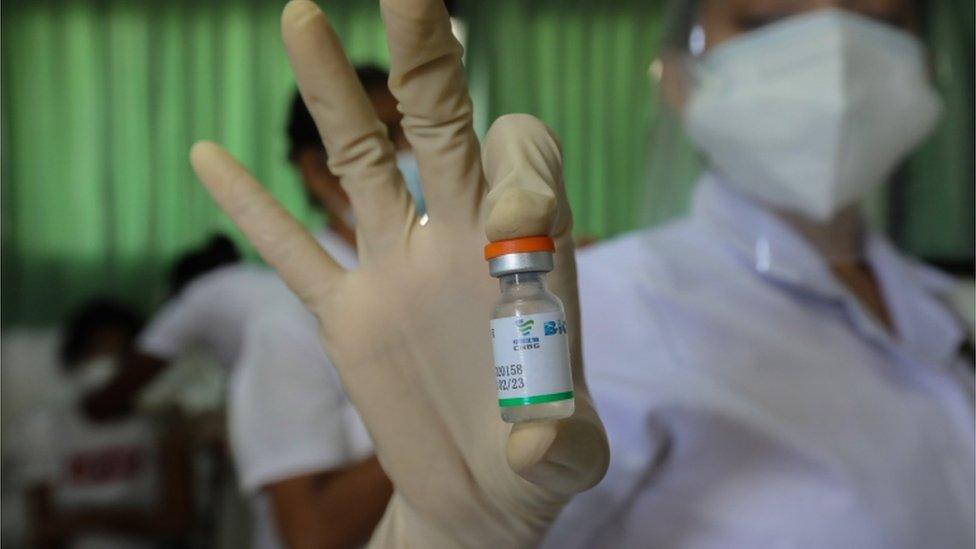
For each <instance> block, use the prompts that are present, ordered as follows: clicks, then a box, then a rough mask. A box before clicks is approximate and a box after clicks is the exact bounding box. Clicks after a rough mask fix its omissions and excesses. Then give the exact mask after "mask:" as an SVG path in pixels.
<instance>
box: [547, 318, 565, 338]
mask: <svg viewBox="0 0 976 549" xmlns="http://www.w3.org/2000/svg"><path fill="white" fill-rule="evenodd" d="M542 329H543V331H544V332H545V334H546V335H547V336H551V335H557V334H565V333H566V321H564V320H550V321H549V322H546V323H545V324H544V325H543V326H542Z"/></svg>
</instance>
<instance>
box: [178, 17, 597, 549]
mask: <svg viewBox="0 0 976 549" xmlns="http://www.w3.org/2000/svg"><path fill="white" fill-rule="evenodd" d="M382 12H383V19H384V22H385V24H386V29H387V35H388V40H389V47H390V55H391V64H392V72H391V77H390V86H391V89H392V91H393V93H394V95H395V96H396V97H397V99H398V100H399V102H400V110H401V111H402V112H403V114H404V119H403V126H404V131H405V132H406V135H407V138H408V139H409V141H410V143H411V144H412V145H413V149H414V154H415V155H416V158H417V161H418V163H419V166H420V172H421V176H422V178H423V183H424V193H425V195H426V200H427V209H428V212H429V214H430V222H429V224H428V225H426V226H420V225H419V224H418V222H417V219H416V216H415V214H414V209H413V206H412V205H411V203H410V198H409V195H408V194H407V191H406V189H405V187H404V184H403V181H402V179H401V177H400V175H399V172H398V171H397V168H396V164H395V159H394V150H393V146H392V144H391V143H390V142H389V141H388V140H387V138H386V133H385V132H386V130H385V127H384V126H383V125H382V124H381V123H380V122H379V121H378V120H377V119H376V117H375V115H374V114H373V111H372V109H371V107H370V104H369V102H368V100H367V98H366V96H365V94H364V92H363V90H362V89H361V87H360V85H359V83H358V81H357V79H356V75H355V73H354V72H353V70H352V68H351V66H350V64H349V62H348V61H347V60H346V57H345V55H344V54H343V52H342V49H341V47H340V45H339V41H338V39H337V38H336V35H335V33H334V32H333V30H332V29H331V28H330V27H329V24H328V23H327V21H326V18H325V16H324V15H323V14H322V12H321V11H319V9H318V8H317V7H316V6H315V4H313V3H312V2H309V1H307V0H295V1H293V2H291V3H289V4H288V5H287V6H286V7H285V10H284V14H283V15H282V34H283V36H284V42H285V46H286V49H287V51H288V56H289V58H290V59H291V63H292V67H293V69H294V71H295V75H296V77H297V80H298V85H299V89H300V90H301V93H302V96H303V97H304V99H305V103H306V104H307V105H308V107H309V110H310V111H311V113H312V116H313V117H314V118H315V121H316V124H317V125H318V127H319V130H320V133H321V134H322V135H323V138H324V142H325V146H326V148H327V149H328V153H329V159H330V167H331V168H332V170H333V171H334V172H335V173H336V174H337V175H339V176H340V177H341V178H342V185H343V187H344V188H345V190H346V191H347V192H348V194H349V196H350V199H351V201H352V207H353V209H354V213H355V215H356V219H357V220H358V234H357V238H358V244H359V260H360V264H359V268H358V269H357V270H356V271H354V272H345V271H343V270H342V269H341V268H340V267H339V266H338V265H337V264H336V263H335V262H334V261H333V260H332V258H330V257H329V256H328V255H327V254H326V253H325V252H324V251H323V250H322V249H321V248H320V247H319V246H318V244H316V242H315V241H314V240H313V239H312V237H311V236H309V234H308V233H306V232H305V230H304V229H303V228H302V227H301V226H300V225H299V224H298V223H297V222H296V221H295V220H294V219H293V218H291V217H290V216H289V215H288V214H287V213H286V212H285V211H284V210H283V209H282V208H281V207H280V206H279V205H278V204H277V203H276V202H275V201H274V200H273V199H272V198H271V197H269V196H268V194H267V193H266V192H265V191H264V190H263V189H262V187H261V186H260V185H259V184H258V183H257V182H256V181H255V180H254V179H253V178H252V177H251V176H250V175H249V174H248V173H247V171H246V170H245V169H244V168H243V167H242V166H240V165H239V164H238V163H237V162H236V161H235V160H234V159H233V158H231V157H230V156H229V155H228V154H227V153H226V152H225V151H223V150H222V149H221V148H219V147H218V146H217V145H214V144H212V143H206V142H201V143H198V144H197V145H195V146H194V148H193V151H192V152H191V160H192V163H193V166H194V169H195V170H196V172H197V175H198V176H199V177H200V179H201V180H202V181H203V183H204V185H205V186H206V187H207V189H208V190H209V191H210V193H211V194H212V195H213V197H214V199H215V200H216V201H217V202H218V204H219V205H220V207H221V208H222V209H223V210H224V211H225V212H226V213H227V214H228V215H229V216H230V217H231V218H232V219H233V220H234V222H235V223H236V224H237V225H238V227H240V229H241V230H242V231H243V232H244V233H245V234H246V235H247V237H248V238H249V239H250V240H251V242H252V243H253V244H254V246H255V247H256V248H257V249H258V251H259V252H260V253H261V255H262V256H263V257H264V258H265V260H266V261H267V262H268V263H270V264H271V265H272V266H274V268H275V269H276V270H277V271H278V273H279V274H280V275H281V277H282V278H283V279H284V280H285V281H286V282H287V283H288V285H289V286H290V287H291V288H292V290H294V292H295V293H296V294H297V295H298V296H299V297H300V298H301V299H302V301H303V302H304V303H305V305H306V306H307V307H308V309H309V310H310V311H311V312H312V313H314V314H315V316H316V317H317V318H318V320H319V322H320V325H321V336H322V340H323V343H324V347H325V349H326V350H327V351H328V354H329V356H330V357H331V359H332V361H333V362H334V364H335V365H336V368H337V369H338V370H339V374H340V375H341V377H342V380H343V383H344V384H345V386H346V389H347V391H348V393H349V396H350V398H351V399H352V401H353V402H354V403H355V405H356V406H357V407H358V408H359V410H360V412H361V413H362V416H363V419H364V420H365V422H366V425H367V426H368V428H369V431H370V434H371V435H372V437H373V439H374V441H375V444H376V449H377V454H378V456H379V458H380V460H381V463H382V464H383V467H384V469H385V470H386V471H387V473H388V474H389V475H390V477H391V479H392V480H393V483H394V485H395V494H394V497H393V499H392V500H391V503H390V506H389V507H388V508H387V512H386V515H385V517H384V519H383V521H382V522H381V524H380V526H379V527H378V528H377V531H376V532H375V533H374V536H373V540H372V543H373V544H374V545H383V546H406V545H410V546H414V547H457V546H481V547H518V546H529V545H532V544H534V543H536V542H537V541H538V540H539V539H540V538H541V537H542V535H543V534H544V533H545V531H546V529H547V528H548V526H549V525H550V524H551V522H552V521H553V520H554V518H555V516H556V514H557V513H558V512H559V510H560V509H561V507H562V506H563V505H564V504H565V503H566V502H567V501H568V500H569V498H570V497H572V495H573V494H575V493H577V492H579V491H581V490H585V489H587V488H589V487H591V486H593V485H594V484H595V483H596V482H598V481H599V480H600V479H601V478H602V476H603V474H604V472H605V470H606V467H607V463H608V460H609V451H608V448H607V443H606V438H605V434H604V431H603V427H602V425H601V424H600V420H599V418H598V417H597V415H596V412H595V411H594V409H593V406H592V404H591V400H590V396H589V393H588V392H587V389H586V386H585V381H584V378H583V371H582V364H581V362H580V356H581V354H580V343H579V331H578V330H579V326H580V322H579V305H578V299H577V294H576V271H575V261H574V257H573V243H572V240H571V237H570V227H571V224H572V221H571V215H570V211H569V206H568V204H567V202H566V198H565V194H564V192H563V185H562V176H561V169H562V165H561V158H560V151H559V145H558V143H557V141H556V139H555V138H554V137H553V135H552V134H551V132H550V131H549V130H548V129H547V128H546V127H545V126H543V125H542V124H541V123H540V122H539V121H537V120H535V119H534V118H531V117H529V116H510V117H505V118H503V119H500V120H499V121H497V122H496V123H495V125H494V126H493V128H492V130H491V131H490V132H489V135H488V137H487V138H486V143H485V151H484V163H485V170H484V173H483V172H482V162H481V156H480V155H479V149H478V141H477V138H476V137H475V134H474V132H473V130H472V123H471V102H470V100H469V98H468V94H467V84H466V82H465V79H464V75H463V72H462V68H461V61H460V60H461V47H460V46H459V44H458V43H457V41H456V40H455V39H454V37H453V36H452V34H451V29H450V23H449V20H448V15H447V12H446V10H445V8H444V5H443V3H442V2H441V0H400V1H393V0H390V1H384V2H382ZM486 180H487V181H486ZM489 187H490V189H491V191H490V192H487V194H486V191H487V190H488V188H489ZM486 233H487V235H486ZM539 234H550V235H551V236H552V237H553V238H554V239H555V241H556V254H555V259H556V268H555V270H554V271H553V272H552V273H551V274H550V275H549V285H550V288H551V290H552V291H553V292H555V293H556V294H557V295H559V297H560V298H561V299H562V301H563V303H564V305H565V307H566V315H567V320H568V323H569V325H570V326H571V327H573V329H572V331H571V353H572V357H573V379H574V381H575V395H576V413H575V415H574V416H572V417H571V418H569V419H566V420H563V421H560V422H540V423H531V424H519V425H515V426H514V427H512V426H510V425H508V424H506V423H503V422H502V421H501V419H500V418H499V410H498V405H497V401H496V395H495V384H494V370H493V368H492V358H491V346H490V339H489V335H488V334H489V331H488V323H489V316H490V312H491V308H492V305H493V303H494V302H495V301H496V300H497V299H498V297H499V288H498V283H497V282H496V281H495V280H494V279H492V278H491V277H490V276H489V275H488V266H487V263H486V262H485V260H484V259H483V256H482V250H483V247H484V245H485V244H486V236H487V238H488V239H492V240H496V239H501V238H513V237H519V236H530V235H539Z"/></svg>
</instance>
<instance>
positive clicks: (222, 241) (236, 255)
mask: <svg viewBox="0 0 976 549" xmlns="http://www.w3.org/2000/svg"><path fill="white" fill-rule="evenodd" d="M240 259H241V254H240V252H238V251H237V246H235V245H234V241H233V240H231V239H230V238H228V237H226V236H224V235H222V234H217V235H214V236H211V237H210V240H208V241H207V243H206V244H204V245H203V246H201V247H199V248H197V249H195V250H192V251H189V252H187V253H185V254H183V255H182V256H181V257H180V258H179V259H178V260H177V261H176V263H174V264H173V268H172V270H171V271H170V275H169V288H170V293H171V294H177V293H179V292H180V290H182V289H183V287H184V286H186V285H187V284H189V283H190V282H191V281H192V280H193V279H195V278H196V277H198V276H200V275H202V274H204V273H206V272H207V271H212V270H214V269H216V268H217V267H220V266H222V265H227V264H229V263H236V262H238V261H240Z"/></svg>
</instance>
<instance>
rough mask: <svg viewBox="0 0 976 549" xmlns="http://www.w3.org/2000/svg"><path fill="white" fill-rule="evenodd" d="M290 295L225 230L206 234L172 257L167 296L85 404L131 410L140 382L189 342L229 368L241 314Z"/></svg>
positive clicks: (99, 412)
mask: <svg viewBox="0 0 976 549" xmlns="http://www.w3.org/2000/svg"><path fill="white" fill-rule="evenodd" d="M288 299H292V297H291V293H290V292H289V291H288V289H287V288H286V287H285V286H284V284H282V283H281V281H280V280H279V279H278V277H277V276H275V274H274V272H273V271H271V270H270V269H267V268H265V267H262V266H259V265H252V264H247V263H244V262H242V261H241V260H240V254H239V252H238V251H237V248H236V247H235V246H234V243H233V242H232V241H231V240H230V239H229V238H227V237H226V236H223V235H215V236H213V237H211V238H210V239H209V241H208V242H207V243H205V244H204V245H203V246H201V247H200V248H198V249H195V250H192V251H190V252H188V253H186V254H184V255H183V256H182V257H181V258H180V259H179V260H178V261H177V262H176V263H175V264H174V266H173V268H172V271H171V272H170V297H169V299H168V300H167V301H166V303H164V304H163V306H162V307H161V308H160V309H159V310H158V311H156V313H155V314H154V315H153V316H152V318H151V319H150V320H149V322H148V323H147V325H146V326H145V328H143V329H142V330H141V331H140V333H139V334H138V336H137V338H136V340H135V344H134V345H133V346H132V347H131V348H130V349H129V350H128V351H127V352H126V355H125V357H124V358H123V360H124V361H125V363H126V368H125V369H123V370H122V371H121V372H119V374H118V375H117V376H116V377H114V378H113V379H112V381H111V382H110V383H108V384H107V385H106V386H105V388H104V389H102V390H101V391H97V392H95V393H93V394H92V395H91V396H90V397H89V399H88V400H87V402H86V406H87V407H88V409H89V410H90V411H91V413H92V414H93V415H95V416H104V417H108V416H112V415H117V414H124V413H128V412H129V411H130V410H131V409H132V407H133V406H134V399H135V398H136V397H137V396H138V395H139V394H140V391H141V390H142V389H143V388H145V387H146V386H147V385H148V384H149V383H150V382H151V381H152V380H153V379H155V378H156V377H157V376H158V375H159V374H160V373H161V372H162V371H163V370H164V369H165V368H166V367H167V366H168V365H169V364H170V363H171V361H173V360H174V359H176V358H178V357H180V356H182V355H184V354H186V353H189V352H190V351H193V350H201V351H203V352H205V353H207V354H209V355H210V356H212V357H213V358H214V359H216V360H217V361H218V362H219V363H220V364H221V365H223V366H224V367H225V368H227V369H228V370H230V369H231V367H232V366H233V365H234V363H235V362H236V361H237V360H238V358H239V356H240V351H241V345H242V338H243V332H244V322H245V320H246V319H247V318H248V317H249V316H251V315H253V314H255V313H256V312H258V311H260V310H263V309H265V308H267V307H270V306H271V305H272V304H274V303H278V302H281V301H282V300H288Z"/></svg>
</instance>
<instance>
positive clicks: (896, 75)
mask: <svg viewBox="0 0 976 549" xmlns="http://www.w3.org/2000/svg"><path fill="white" fill-rule="evenodd" d="M689 63H690V64H691V67H690V68H691V73H692V76H693V77H694V80H695V81H694V84H693V88H692V91H691V94H690V96H689V100H688V103H687V105H686V107H685V111H684V123H685V128H686V130H687V132H688V135H689V136H690V137H691V139H692V140H693V141H694V142H695V143H696V144H697V146H698V147H699V148H700V149H701V150H702V151H703V152H704V153H705V155H706V156H707V157H708V160H709V161H710V163H711V164H712V167H713V168H714V169H715V171H716V172H717V173H718V174H719V175H721V176H722V179H723V180H725V182H727V183H728V184H729V185H731V186H733V187H736V188H738V189H739V190H741V191H743V192H745V193H747V194H749V195H750V196H752V197H754V198H756V199H757V200H759V201H760V202H763V203H764V204H768V205H771V206H773V207H777V208H782V209H784V210H788V211H791V212H795V213H799V214H801V215H803V216H805V217H807V218H810V219H812V220H815V221H826V220H828V219H830V218H832V217H833V216H834V215H835V214H837V213H838V212H839V211H840V210H842V209H844V208H845V207H847V206H849V205H851V204H854V203H855V202H857V201H858V200H860V199H861V198H862V197H864V196H865V195H866V194H867V193H869V192H870V191H871V190H872V189H874V188H875V187H876V186H878V185H879V184H881V183H882V182H883V181H885V180H886V179H887V178H888V177H889V176H890V175H891V173H892V171H894V169H895V168H896V167H897V165H898V163H899V162H901V160H902V159H904V158H905V156H906V155H908V153H909V152H911V151H912V150H913V149H914V148H915V147H917V146H918V145H919V144H920V143H921V142H922V140H923V139H925V137H927V136H928V135H929V134H930V133H931V132H932V130H933V129H934V128H935V125H936V122H937V121H938V119H939V115H940V113H941V111H942V103H941V99H940V97H939V95H938V94H937V92H936V90H935V89H934V87H933V86H932V83H931V82H930V79H929V74H928V64H927V58H926V53H925V47H924V46H923V45H922V43H921V42H920V41H919V40H918V38H916V37H915V36H914V35H912V34H910V33H908V32H906V31H903V30H899V29H896V28H894V27H892V26H890V25H887V24H884V23H880V22H877V21H873V20H871V19H868V18H866V17H862V16H860V15H856V14H854V13H851V12H849V11H845V10H838V9H828V10H818V11H815V12H811V13H809V14H803V15H797V16H793V17H790V18H788V19H785V20H783V21H781V22H776V23H772V24H770V25H768V26H766V27H763V28H761V29H758V30H755V31H752V32H749V33H747V34H745V35H743V36H741V37H738V38H735V39H732V40H730V41H728V42H725V43H722V44H719V45H718V46H716V47H715V48H714V49H713V50H711V51H709V52H707V53H706V54H705V55H704V56H702V57H701V58H700V59H691V60H690V61H689Z"/></svg>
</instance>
